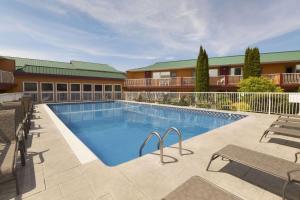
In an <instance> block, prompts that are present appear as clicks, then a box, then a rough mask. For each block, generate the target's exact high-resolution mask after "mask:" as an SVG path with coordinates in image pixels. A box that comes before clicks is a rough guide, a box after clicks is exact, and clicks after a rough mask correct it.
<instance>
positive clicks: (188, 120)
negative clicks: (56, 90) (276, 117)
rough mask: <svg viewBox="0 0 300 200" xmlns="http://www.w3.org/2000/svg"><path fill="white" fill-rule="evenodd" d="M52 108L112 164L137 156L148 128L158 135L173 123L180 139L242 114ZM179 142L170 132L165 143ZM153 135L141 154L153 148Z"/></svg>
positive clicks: (133, 106)
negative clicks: (179, 133)
mask: <svg viewBox="0 0 300 200" xmlns="http://www.w3.org/2000/svg"><path fill="white" fill-rule="evenodd" d="M48 106H49V107H50V108H51V110H52V111H53V112H54V113H55V114H56V115H57V116H58V118H59V119H60V120H61V121H62V122H63V123H64V124H65V125H66V126H67V127H68V128H69V129H70V130H71V131H72V132H73V134H74V135H76V136H77V137H78V138H79V139H80V140H81V141H82V142H83V143H84V144H85V145H86V146H87V147H88V148H89V149H90V150H91V151H92V152H93V153H94V154H95V155H96V156H97V157H98V158H99V159H101V160H102V161H103V162H104V163H105V164H106V165H108V166H115V165H118V164H121V163H124V162H127V161H129V160H132V159H135V158H137V157H138V156H139V148H140V146H141V144H142V143H143V141H144V140H145V139H146V137H147V135H148V134H149V133H150V132H151V131H158V132H159V133H160V134H161V135H162V134H163V133H164V132H165V131H166V130H167V129H168V128H169V127H172V126H173V127H176V128H178V129H179V130H181V132H182V137H183V140H185V139H188V138H191V137H194V136H197V135H200V134H202V133H205V132H207V131H209V130H212V129H215V128H218V127H221V126H223V125H226V124H229V123H231V122H234V121H236V120H239V119H241V118H243V117H245V116H244V115H238V114H230V113H220V112H211V111H202V110H193V109H184V108H175V107H165V106H157V105H148V104H138V103H127V102H121V101H118V102H93V103H72V104H49V105H48ZM177 142H178V136H177V135H176V134H170V135H169V137H168V138H167V139H166V141H165V144H164V145H165V146H169V145H172V144H175V143H177ZM156 144H157V139H156V138H153V139H152V140H151V141H150V142H149V143H148V144H147V145H146V146H145V148H144V150H143V152H144V154H146V153H150V152H153V151H155V150H156Z"/></svg>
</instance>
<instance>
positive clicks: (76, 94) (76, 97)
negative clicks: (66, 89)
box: [70, 83, 81, 101]
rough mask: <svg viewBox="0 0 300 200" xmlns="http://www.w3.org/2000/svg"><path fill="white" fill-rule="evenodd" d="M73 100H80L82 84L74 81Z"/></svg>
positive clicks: (72, 87)
mask: <svg viewBox="0 0 300 200" xmlns="http://www.w3.org/2000/svg"><path fill="white" fill-rule="evenodd" d="M70 98H71V101H80V99H81V96H80V84H79V83H72V84H71V95H70Z"/></svg>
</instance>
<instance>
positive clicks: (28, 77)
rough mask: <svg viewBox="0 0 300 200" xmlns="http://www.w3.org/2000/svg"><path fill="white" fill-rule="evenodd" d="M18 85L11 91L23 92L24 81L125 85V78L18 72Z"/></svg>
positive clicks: (16, 76)
mask: <svg viewBox="0 0 300 200" xmlns="http://www.w3.org/2000/svg"><path fill="white" fill-rule="evenodd" d="M15 80H16V87H14V88H13V89H12V90H11V92H23V82H24V81H25V82H26V81H27V82H38V83H41V82H51V83H81V84H82V83H91V84H120V85H122V87H123V84H124V80H119V79H103V78H90V77H68V76H58V75H55V76H51V75H37V74H16V75H15Z"/></svg>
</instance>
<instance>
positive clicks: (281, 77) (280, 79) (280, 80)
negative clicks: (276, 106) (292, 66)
mask: <svg viewBox="0 0 300 200" xmlns="http://www.w3.org/2000/svg"><path fill="white" fill-rule="evenodd" d="M283 79H284V77H283V74H282V73H281V74H280V76H279V85H280V86H282V85H283V83H284V81H283Z"/></svg>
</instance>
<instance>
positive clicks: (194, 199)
mask: <svg viewBox="0 0 300 200" xmlns="http://www.w3.org/2000/svg"><path fill="white" fill-rule="evenodd" d="M211 199H214V200H241V198H239V197H237V196H235V195H233V194H231V193H229V192H227V191H225V190H223V189H222V188H220V187H218V186H216V185H215V184H213V183H211V182H208V181H207V180H205V179H203V178H201V177H199V176H193V177H191V178H190V179H189V180H187V181H186V182H184V183H183V184H182V185H180V186H179V187H178V188H176V189H175V190H174V191H172V192H171V193H170V194H168V195H167V196H166V197H165V198H163V200H211Z"/></svg>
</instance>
